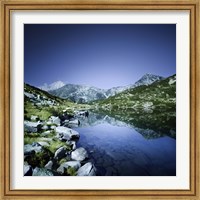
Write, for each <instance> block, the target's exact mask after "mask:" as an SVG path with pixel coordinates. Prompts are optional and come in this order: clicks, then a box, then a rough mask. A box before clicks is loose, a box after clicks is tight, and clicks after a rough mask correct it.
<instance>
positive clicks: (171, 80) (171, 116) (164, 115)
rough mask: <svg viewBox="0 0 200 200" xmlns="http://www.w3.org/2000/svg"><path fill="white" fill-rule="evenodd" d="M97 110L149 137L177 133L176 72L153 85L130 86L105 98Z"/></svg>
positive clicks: (95, 104) (96, 106)
mask: <svg viewBox="0 0 200 200" xmlns="http://www.w3.org/2000/svg"><path fill="white" fill-rule="evenodd" d="M92 107H93V111H94V112H97V113H104V114H107V115H109V116H111V117H114V118H116V119H118V120H121V121H123V122H126V123H128V124H130V125H132V126H134V127H137V131H138V132H140V133H141V134H142V135H143V136H144V137H146V138H154V137H160V136H163V135H165V134H166V135H169V136H170V137H173V138H175V137H176V75H173V76H171V77H168V78H166V79H164V80H160V81H158V82H155V83H153V84H151V85H149V86H139V87H136V88H132V89H128V90H126V91H124V92H122V93H119V94H117V95H115V96H113V97H109V98H108V99H105V100H102V101H95V102H92Z"/></svg>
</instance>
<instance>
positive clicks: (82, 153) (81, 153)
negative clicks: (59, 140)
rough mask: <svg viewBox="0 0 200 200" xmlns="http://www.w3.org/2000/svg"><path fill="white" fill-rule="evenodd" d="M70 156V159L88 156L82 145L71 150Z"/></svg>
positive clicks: (81, 158) (83, 158)
mask: <svg viewBox="0 0 200 200" xmlns="http://www.w3.org/2000/svg"><path fill="white" fill-rule="evenodd" d="M71 158H72V160H77V161H83V160H85V159H86V158H88V154H87V151H86V150H85V149H84V148H83V147H80V148H78V149H76V150H75V151H72V153H71Z"/></svg>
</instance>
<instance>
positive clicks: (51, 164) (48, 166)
mask: <svg viewBox="0 0 200 200" xmlns="http://www.w3.org/2000/svg"><path fill="white" fill-rule="evenodd" d="M52 166H53V161H51V160H50V161H49V162H48V163H47V164H46V165H45V166H44V168H46V169H50V170H51V169H52Z"/></svg>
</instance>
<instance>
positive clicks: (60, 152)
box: [54, 147, 67, 159]
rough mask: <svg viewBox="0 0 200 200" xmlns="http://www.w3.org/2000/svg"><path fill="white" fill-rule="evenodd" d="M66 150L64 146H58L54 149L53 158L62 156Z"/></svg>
mask: <svg viewBox="0 0 200 200" xmlns="http://www.w3.org/2000/svg"><path fill="white" fill-rule="evenodd" d="M66 152H67V150H66V148H65V147H60V148H59V149H57V150H56V152H55V154H54V158H55V159H61V158H63V157H65V154H66Z"/></svg>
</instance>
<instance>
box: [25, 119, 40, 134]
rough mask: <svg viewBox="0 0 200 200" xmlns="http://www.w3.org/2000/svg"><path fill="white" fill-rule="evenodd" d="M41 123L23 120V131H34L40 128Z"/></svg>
mask: <svg viewBox="0 0 200 200" xmlns="http://www.w3.org/2000/svg"><path fill="white" fill-rule="evenodd" d="M40 128H41V123H40V122H30V121H24V131H25V132H28V133H36V132H38V131H39V130H40Z"/></svg>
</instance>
